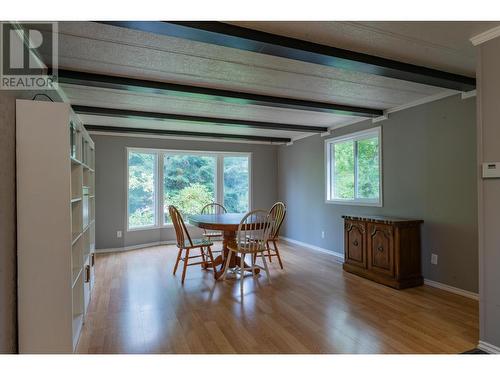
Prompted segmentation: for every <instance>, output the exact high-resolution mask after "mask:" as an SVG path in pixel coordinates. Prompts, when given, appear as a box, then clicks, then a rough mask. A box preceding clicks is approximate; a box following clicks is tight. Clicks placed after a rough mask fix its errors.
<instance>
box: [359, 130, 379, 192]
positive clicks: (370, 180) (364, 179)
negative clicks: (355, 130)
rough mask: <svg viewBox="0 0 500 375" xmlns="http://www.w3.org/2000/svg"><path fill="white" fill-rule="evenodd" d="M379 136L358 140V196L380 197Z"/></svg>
mask: <svg viewBox="0 0 500 375" xmlns="http://www.w3.org/2000/svg"><path fill="white" fill-rule="evenodd" d="M378 146H379V145H378V137H375V138H369V139H364V140H360V141H358V194H357V195H358V198H368V199H378V196H379V177H380V176H379V173H380V172H379V160H378V158H379V152H378Z"/></svg>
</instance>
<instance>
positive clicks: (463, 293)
mask: <svg viewBox="0 0 500 375" xmlns="http://www.w3.org/2000/svg"><path fill="white" fill-rule="evenodd" d="M424 284H425V285H429V286H433V287H434V288H439V289H443V290H446V291H448V292H451V293H455V294H459V295H461V296H464V297H468V298H472V299H475V300H477V301H479V294H478V293H474V292H469V291H468V290H463V289H460V288H456V287H454V286H451V285H447V284H443V283H439V282H437V281H434V280H429V279H424Z"/></svg>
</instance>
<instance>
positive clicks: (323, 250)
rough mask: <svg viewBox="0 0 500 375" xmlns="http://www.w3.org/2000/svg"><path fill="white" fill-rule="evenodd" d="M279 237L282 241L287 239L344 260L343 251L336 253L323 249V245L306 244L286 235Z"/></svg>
mask: <svg viewBox="0 0 500 375" xmlns="http://www.w3.org/2000/svg"><path fill="white" fill-rule="evenodd" d="M280 239H281V240H284V241H287V242H290V243H293V244H295V245H299V246H303V247H307V248H308V249H311V250H314V251H319V252H321V253H324V254H328V255H332V256H334V257H336V258H338V259H339V260H344V254H343V253H337V252H336V251H332V250H328V249H325V248H323V247H319V246H315V245H311V244H308V243H306V242H301V241H297V240H292V239H291V238H288V237H283V236H280Z"/></svg>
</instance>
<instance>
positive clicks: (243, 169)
mask: <svg viewBox="0 0 500 375" xmlns="http://www.w3.org/2000/svg"><path fill="white" fill-rule="evenodd" d="M224 206H225V207H226V208H227V210H228V212H247V211H248V157H246V156H243V157H242V156H227V157H225V158H224Z"/></svg>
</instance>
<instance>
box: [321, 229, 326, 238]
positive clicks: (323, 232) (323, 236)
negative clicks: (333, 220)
mask: <svg viewBox="0 0 500 375" xmlns="http://www.w3.org/2000/svg"><path fill="white" fill-rule="evenodd" d="M321 238H325V231H324V230H322V231H321Z"/></svg>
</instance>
